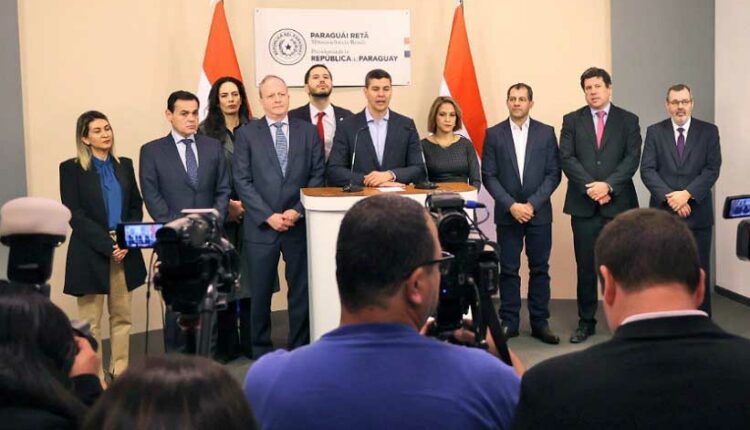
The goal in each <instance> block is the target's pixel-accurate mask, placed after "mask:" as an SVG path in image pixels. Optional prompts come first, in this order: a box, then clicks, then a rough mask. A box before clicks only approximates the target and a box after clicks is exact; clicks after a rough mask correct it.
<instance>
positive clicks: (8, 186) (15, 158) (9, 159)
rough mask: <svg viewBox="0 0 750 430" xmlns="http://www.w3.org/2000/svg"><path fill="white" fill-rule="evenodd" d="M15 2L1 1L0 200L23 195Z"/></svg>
mask: <svg viewBox="0 0 750 430" xmlns="http://www.w3.org/2000/svg"><path fill="white" fill-rule="evenodd" d="M17 6H18V5H17V3H16V1H15V0H12V1H1V2H0V40H2V43H0V76H2V79H0V100H1V101H2V107H0V130H2V133H0V204H3V203H5V202H6V201H8V200H10V199H13V198H16V197H20V196H25V195H26V153H25V149H24V140H23V98H22V95H21V57H20V51H19V44H18V7H17ZM7 251H8V248H6V247H5V246H0V278H5V269H6V266H7V259H8V252H7Z"/></svg>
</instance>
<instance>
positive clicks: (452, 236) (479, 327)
mask: <svg viewBox="0 0 750 430" xmlns="http://www.w3.org/2000/svg"><path fill="white" fill-rule="evenodd" d="M425 206H426V207H427V209H428V210H429V212H430V214H431V215H432V217H433V219H434V221H435V225H436V227H437V231H438V239H439V240H440V246H441V247H442V248H443V250H445V251H447V252H450V253H451V254H453V255H454V256H455V259H454V261H453V264H452V265H451V266H450V267H449V268H448V269H447V272H446V273H445V274H443V275H442V276H441V278H440V295H439V299H438V307H437V315H436V318H435V325H434V327H433V329H432V331H431V333H430V334H431V335H433V336H435V337H437V338H439V339H444V340H448V341H452V340H453V339H452V335H451V333H452V332H453V331H454V330H456V329H458V328H460V327H462V326H463V316H464V314H466V313H467V312H468V311H469V310H471V315H472V318H473V327H472V331H473V332H474V335H475V339H476V341H475V343H474V344H473V345H470V346H476V347H480V348H486V347H487V345H486V342H485V338H486V335H487V330H488V329H489V330H490V333H491V334H492V337H493V339H494V340H495V345H496V346H497V348H498V352H499V353H500V358H501V359H503V361H505V362H506V363H508V364H509V365H512V363H511V361H510V355H509V353H508V350H507V344H506V340H507V339H506V338H505V336H504V335H503V333H502V330H501V326H500V320H499V318H498V315H497V312H495V307H494V304H493V302H492V297H491V296H492V295H493V294H495V293H496V292H497V291H498V283H499V278H498V275H499V270H498V267H499V262H500V257H499V251H498V246H497V243H495V242H492V241H490V240H489V239H488V238H487V237H486V236H485V235H484V234H483V233H482V231H481V230H480V229H479V227H478V224H477V222H476V220H475V218H476V216H475V217H474V218H472V217H470V216H469V215H468V214H467V213H466V211H465V210H464V209H466V208H469V209H474V211H475V212H476V208H478V207H484V205H483V204H481V203H477V202H465V201H464V200H463V199H462V198H461V196H460V195H459V194H457V193H435V194H430V195H429V196H427V199H426V201H425ZM475 215H476V213H475Z"/></svg>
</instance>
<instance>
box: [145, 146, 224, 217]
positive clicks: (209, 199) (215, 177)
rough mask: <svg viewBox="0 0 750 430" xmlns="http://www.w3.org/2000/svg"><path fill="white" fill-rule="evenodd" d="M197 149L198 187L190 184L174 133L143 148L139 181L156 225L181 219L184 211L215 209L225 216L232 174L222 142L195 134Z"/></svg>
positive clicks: (147, 207)
mask: <svg viewBox="0 0 750 430" xmlns="http://www.w3.org/2000/svg"><path fill="white" fill-rule="evenodd" d="M195 147H196V148H197V149H198V186H197V187H196V188H194V187H193V186H192V185H191V184H190V180H189V179H188V175H187V172H186V171H185V166H184V165H183V164H182V161H181V160H180V154H179V152H177V145H176V144H175V141H174V139H173V138H172V135H171V133H170V134H168V135H166V136H165V137H162V138H160V139H156V140H154V141H151V142H149V143H146V144H145V145H143V146H142V147H141V157H140V169H139V170H140V172H139V175H140V178H141V188H142V190H143V200H144V201H145V203H146V209H147V210H148V213H149V214H150V215H151V218H153V219H154V220H155V221H157V222H168V221H172V220H174V219H176V218H179V217H181V216H182V215H181V214H180V211H182V210H183V209H199V208H214V209H216V210H218V211H219V215H220V216H221V217H222V219H223V218H224V217H225V216H226V212H227V205H228V203H229V194H230V193H231V191H232V189H231V187H230V186H229V171H228V168H227V162H226V157H225V156H224V149H223V148H222V146H221V142H219V141H218V140H216V139H214V138H212V137H208V136H204V135H201V134H196V135H195Z"/></svg>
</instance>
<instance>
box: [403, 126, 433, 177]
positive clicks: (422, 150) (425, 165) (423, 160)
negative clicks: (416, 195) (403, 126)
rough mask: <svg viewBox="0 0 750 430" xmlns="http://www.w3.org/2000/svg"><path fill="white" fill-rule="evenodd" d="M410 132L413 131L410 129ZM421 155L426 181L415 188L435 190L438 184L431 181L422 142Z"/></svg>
mask: <svg viewBox="0 0 750 430" xmlns="http://www.w3.org/2000/svg"><path fill="white" fill-rule="evenodd" d="M408 130H411V128H410V127H409V128H408ZM419 155H421V156H422V167H424V180H423V181H422V182H420V183H418V184H414V188H416V189H418V190H434V189H435V188H437V187H438V184H436V183H434V182H431V181H430V173H429V172H428V171H427V160H426V159H425V158H424V148H422V142H420V143H419Z"/></svg>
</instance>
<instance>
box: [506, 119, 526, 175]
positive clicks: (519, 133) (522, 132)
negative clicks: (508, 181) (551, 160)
mask: <svg viewBox="0 0 750 430" xmlns="http://www.w3.org/2000/svg"><path fill="white" fill-rule="evenodd" d="M508 121H509V122H510V133H511V134H512V135H513V147H514V148H515V149H516V162H517V163H518V175H519V176H520V177H521V185H523V168H524V166H525V165H526V144H527V143H528V141H529V124H531V120H530V119H529V117H526V121H525V122H524V123H523V124H521V126H520V127H519V126H518V124H516V123H515V122H513V120H512V119H509V120H508Z"/></svg>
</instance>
